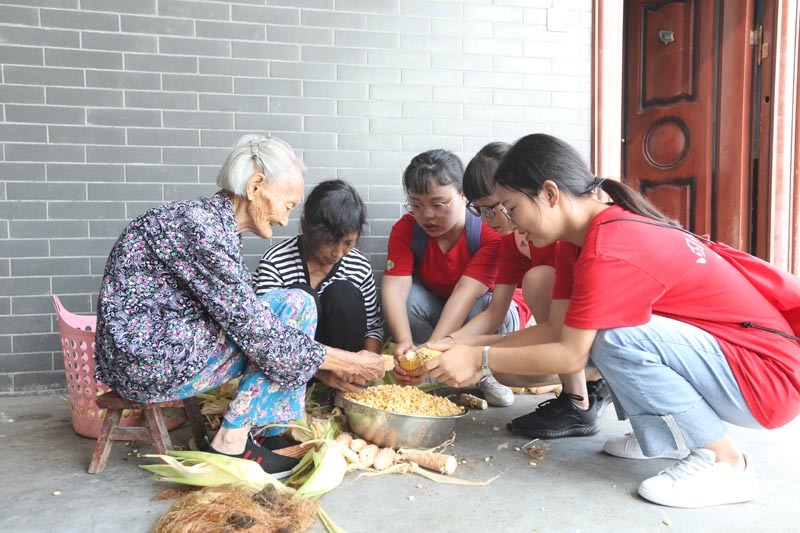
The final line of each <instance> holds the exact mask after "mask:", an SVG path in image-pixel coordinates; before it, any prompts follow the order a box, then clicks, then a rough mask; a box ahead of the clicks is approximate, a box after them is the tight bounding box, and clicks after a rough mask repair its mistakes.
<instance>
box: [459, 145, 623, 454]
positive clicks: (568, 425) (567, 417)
mask: <svg viewBox="0 0 800 533" xmlns="http://www.w3.org/2000/svg"><path fill="white" fill-rule="evenodd" d="M510 148H511V145H510V144H508V143H504V142H493V143H489V144H487V145H486V146H484V147H483V148H481V149H480V151H479V152H478V153H477V154H476V155H475V157H473V158H472V160H471V161H470V162H469V164H468V165H467V168H466V170H465V171H464V180H463V186H464V195H465V196H466V197H467V200H469V201H468V202H467V209H468V210H470V211H472V212H473V214H475V215H476V216H480V217H482V218H483V220H485V221H486V223H487V224H489V226H491V228H492V229H493V230H495V231H496V232H497V233H499V234H500V235H502V236H503V238H502V240H501V244H500V255H499V258H498V270H497V279H496V281H495V287H494V296H493V297H492V301H491V302H490V303H489V307H487V308H486V309H484V310H483V311H481V312H480V313H478V315H476V316H475V317H473V318H472V320H470V321H469V322H467V323H466V324H464V326H463V327H462V328H460V329H458V330H457V331H454V332H453V333H451V334H450V335H448V336H447V337H448V338H445V339H443V341H445V342H453V343H459V344H470V345H473V346H476V345H485V344H494V343H496V342H499V341H500V340H502V339H503V337H505V334H501V335H499V336H498V335H494V333H495V332H496V331H497V330H498V327H499V326H500V325H501V323H502V321H503V318H504V317H505V315H506V313H507V312H508V309H509V307H511V306H514V305H516V307H517V309H518V311H519V314H520V321H521V323H522V325H523V327H524V326H525V324H526V323H527V322H528V317H529V314H530V313H528V309H530V310H531V311H532V312H533V318H534V320H535V321H536V323H537V324H541V323H544V322H546V321H547V318H548V317H549V315H550V302H551V300H552V295H553V285H554V284H555V275H556V274H555V268H553V264H554V263H555V248H556V245H555V243H554V244H551V245H549V246H545V247H544V248H537V247H535V246H533V245H532V244H531V243H530V242H528V240H527V239H526V238H525V237H523V236H522V235H520V233H519V232H518V231H516V229H515V228H514V224H512V223H511V221H510V220H509V219H508V218H507V217H505V216H504V215H503V214H502V213H501V212H500V209H498V206H499V205H500V200H499V199H498V197H497V195H496V194H495V190H494V189H495V185H494V173H495V171H496V170H497V167H498V165H499V164H500V161H501V160H502V159H503V157H504V156H505V155H506V153H508V151H509V149H510ZM519 287H521V288H522V290H520V289H519ZM523 313H524V314H523ZM523 317H524V318H523ZM589 373H590V377H591V381H590V382H588V383H587V381H586V373H585V372H584V371H580V372H576V373H574V374H564V375H562V376H541V377H540V378H542V379H544V380H556V381H557V380H560V381H561V383H562V384H563V393H562V394H560V395H559V396H558V398H556V399H554V400H549V401H546V402H542V403H541V404H540V405H539V406H538V407H537V408H536V410H534V411H533V412H531V413H528V414H525V415H522V416H520V417H518V418H515V419H514V420H513V421H512V422H511V424H510V428H511V430H512V431H514V432H516V433H520V434H522V435H525V436H526V437H529V438H543V439H552V438H559V437H582V436H589V435H594V434H595V433H597V432H598V431H600V417H601V416H602V414H603V412H604V411H605V408H606V407H607V406H608V404H609V403H610V402H611V393H610V391H609V390H608V386H607V385H606V384H605V382H604V381H603V380H602V379H599V378H600V375H599V372H598V371H597V370H596V369H590V370H589ZM495 377H496V378H497V379H498V380H499V381H500V382H502V383H505V384H506V385H510V386H525V385H526V384H529V383H531V382H532V376H516V375H509V374H504V375H499V374H498V375H497V376H495Z"/></svg>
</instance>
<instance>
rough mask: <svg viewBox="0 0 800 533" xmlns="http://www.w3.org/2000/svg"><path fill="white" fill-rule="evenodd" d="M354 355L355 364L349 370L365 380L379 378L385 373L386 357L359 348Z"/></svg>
mask: <svg viewBox="0 0 800 533" xmlns="http://www.w3.org/2000/svg"><path fill="white" fill-rule="evenodd" d="M355 355H356V364H355V365H354V367H353V368H352V369H351V371H352V372H353V373H354V374H356V375H358V376H360V377H362V378H363V379H365V380H367V381H374V380H376V379H381V378H382V377H383V374H385V373H386V359H384V357H383V356H382V355H379V354H376V353H374V352H370V351H369V350H361V351H360V352H358V353H357V354H355Z"/></svg>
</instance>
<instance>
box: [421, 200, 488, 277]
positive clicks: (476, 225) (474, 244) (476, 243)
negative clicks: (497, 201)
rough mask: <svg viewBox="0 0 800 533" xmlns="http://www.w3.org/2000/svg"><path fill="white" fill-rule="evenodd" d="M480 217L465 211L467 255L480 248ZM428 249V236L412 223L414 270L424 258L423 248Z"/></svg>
mask: <svg viewBox="0 0 800 533" xmlns="http://www.w3.org/2000/svg"><path fill="white" fill-rule="evenodd" d="M481 226H482V223H481V217H477V216H475V215H473V214H472V213H470V212H469V211H467V218H466V228H465V231H466V233H467V249H468V250H469V255H470V256H473V255H475V252H477V251H478V249H479V248H480V247H481ZM427 247H428V234H427V233H425V230H423V229H422V226H420V225H419V224H417V222H416V221H414V230H413V231H412V233H411V252H412V253H413V254H414V270H416V269H417V267H418V266H419V264H420V263H422V258H423V257H424V256H425V248H427Z"/></svg>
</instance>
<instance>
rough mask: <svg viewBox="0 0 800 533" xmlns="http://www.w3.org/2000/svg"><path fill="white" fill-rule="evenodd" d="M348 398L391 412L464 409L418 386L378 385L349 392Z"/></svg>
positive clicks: (451, 412) (447, 412)
mask: <svg viewBox="0 0 800 533" xmlns="http://www.w3.org/2000/svg"><path fill="white" fill-rule="evenodd" d="M344 397H345V398H347V399H348V400H350V401H352V402H355V403H359V404H362V405H366V406H368V407H374V408H376V409H381V410H383V411H389V412H390V413H399V414H404V415H424V416H453V415H460V414H461V413H463V410H462V409H461V407H459V406H458V405H456V404H454V403H453V402H451V401H450V400H448V399H447V398H443V397H441V396H433V395H432V394H426V393H425V392H423V391H421V390H419V389H418V388H417V387H411V386H406V387H403V386H401V385H377V386H374V387H368V388H367V389H365V390H363V391H361V392H348V393H346V394H345V395H344Z"/></svg>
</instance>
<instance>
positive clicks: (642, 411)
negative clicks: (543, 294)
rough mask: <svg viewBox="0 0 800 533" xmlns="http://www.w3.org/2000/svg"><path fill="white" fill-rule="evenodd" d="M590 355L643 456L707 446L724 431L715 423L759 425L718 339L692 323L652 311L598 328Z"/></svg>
mask: <svg viewBox="0 0 800 533" xmlns="http://www.w3.org/2000/svg"><path fill="white" fill-rule="evenodd" d="M590 356H591V360H592V362H593V363H594V365H595V366H596V367H597V368H598V370H600V373H601V374H602V375H603V377H604V378H605V380H606V381H607V382H608V385H609V386H610V387H611V390H612V391H613V393H614V400H615V401H614V405H615V406H616V408H617V415H618V416H619V418H620V420H625V419H626V418H630V422H631V426H632V427H633V431H634V433H635V434H636V438H637V440H638V441H639V445H640V446H641V448H642V451H643V452H644V454H645V455H647V456H654V455H662V454H664V453H665V452H667V451H670V450H676V449H694V448H698V447H701V446H705V445H707V444H711V443H712V442H715V441H717V440H719V439H720V438H722V437H723V436H725V435H726V434H727V432H728V430H727V429H726V427H725V424H724V423H723V422H729V423H731V424H735V425H737V426H743V427H747V428H757V429H763V426H762V425H761V424H759V423H758V421H757V420H756V419H755V418H754V417H753V415H752V413H751V412H750V409H749V408H748V407H747V404H746V403H745V401H744V398H743V397H742V393H741V390H740V389H739V385H738V383H737V382H736V378H735V377H734V376H733V372H732V371H731V369H730V366H729V365H728V361H727V359H726V358H725V355H724V354H723V353H722V349H721V348H720V346H719V343H718V342H717V341H716V339H715V338H714V337H713V336H712V335H711V334H709V333H708V332H706V331H704V330H702V329H700V328H697V327H695V326H692V325H689V324H686V323H685V322H681V321H678V320H673V319H669V318H664V317H661V316H653V317H652V319H651V320H650V322H649V323H648V324H644V325H642V326H634V327H627V328H616V329H607V330H601V331H599V332H598V333H597V338H596V339H595V341H594V344H593V345H592V349H591V353H590Z"/></svg>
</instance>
